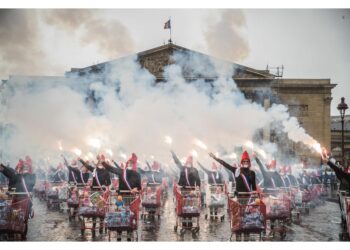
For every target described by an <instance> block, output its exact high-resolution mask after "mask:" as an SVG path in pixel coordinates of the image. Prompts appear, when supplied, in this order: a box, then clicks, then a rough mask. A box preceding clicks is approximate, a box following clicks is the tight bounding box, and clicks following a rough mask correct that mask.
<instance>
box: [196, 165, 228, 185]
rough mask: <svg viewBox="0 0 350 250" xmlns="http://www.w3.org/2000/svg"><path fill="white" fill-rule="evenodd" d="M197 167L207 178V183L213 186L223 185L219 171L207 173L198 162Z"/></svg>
mask: <svg viewBox="0 0 350 250" xmlns="http://www.w3.org/2000/svg"><path fill="white" fill-rule="evenodd" d="M198 165H199V166H200V168H201V169H203V171H204V172H205V173H206V174H207V176H208V183H209V184H211V185H213V184H224V179H223V177H222V173H221V172H220V171H218V170H217V171H209V170H207V169H206V168H205V167H204V166H203V165H202V164H200V163H199V162H198Z"/></svg>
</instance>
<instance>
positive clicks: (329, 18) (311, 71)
mask: <svg viewBox="0 0 350 250" xmlns="http://www.w3.org/2000/svg"><path fill="white" fill-rule="evenodd" d="M170 16H171V22H172V23H171V25H172V39H173V41H174V42H175V43H176V44H178V45H180V46H183V47H186V48H189V49H193V50H197V51H201V52H203V53H206V54H209V55H212V56H215V57H219V58H223V59H228V60H231V61H233V62H237V63H240V64H243V65H246V66H249V67H253V68H257V69H265V68H266V65H267V64H269V65H270V66H279V65H281V64H283V65H284V67H285V71H284V77H285V78H330V79H331V82H332V83H336V84H338V86H337V87H336V88H335V89H334V90H333V101H332V114H333V115H337V114H338V111H337V110H336V106H337V104H338V103H339V101H340V97H341V96H344V97H345V98H346V100H347V102H348V104H350V49H349V46H350V11H349V10H336V9H332V10H310V9H308V10H293V9H288V10H266V9H265V10H262V9H259V10H254V9H249V10H239V9H236V10H213V9H212V10H208V9H206V10H205V9H203V10H200V9H193V10H191V9H181V10H180V9H157V10H150V9H148V10H135V9H133V10H113V9H110V10H71V11H66V10H60V11H57V10H55V11H50V10H30V11H28V10H15V11H10V10H0V41H1V43H0V79H7V78H8V76H9V75H18V74H20V75H23V74H29V75H32V74H34V75H63V74H64V72H65V71H68V70H70V68H72V67H85V66H89V65H91V64H95V63H98V62H104V61H107V60H111V59H115V58H118V57H120V56H123V55H128V54H133V53H136V52H140V51H143V50H147V49H150V48H154V47H157V46H160V45H162V44H163V43H164V42H166V41H167V39H168V38H169V30H164V29H163V26H164V23H165V22H166V21H167V20H168V18H169V17H170ZM349 112H350V111H348V113H349Z"/></svg>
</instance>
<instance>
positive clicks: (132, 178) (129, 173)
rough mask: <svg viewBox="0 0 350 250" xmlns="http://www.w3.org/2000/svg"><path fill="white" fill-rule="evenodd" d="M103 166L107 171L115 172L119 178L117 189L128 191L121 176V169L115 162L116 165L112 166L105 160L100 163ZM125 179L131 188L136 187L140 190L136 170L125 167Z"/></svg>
mask: <svg viewBox="0 0 350 250" xmlns="http://www.w3.org/2000/svg"><path fill="white" fill-rule="evenodd" d="M102 164H103V166H104V167H105V168H106V170H107V171H109V172H111V173H113V174H116V175H117V176H118V178H119V190H120V191H129V190H130V189H129V187H128V185H127V183H126V181H125V179H124V176H123V171H124V170H123V169H122V168H120V167H119V166H118V165H117V164H115V165H116V167H113V166H111V165H109V164H108V163H106V162H103V163H102ZM125 171H126V180H127V182H128V183H129V185H130V188H131V189H134V188H137V189H138V190H141V175H140V174H139V173H138V172H135V171H133V170H130V169H126V170H125Z"/></svg>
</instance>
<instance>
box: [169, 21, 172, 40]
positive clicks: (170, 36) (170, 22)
mask: <svg viewBox="0 0 350 250" xmlns="http://www.w3.org/2000/svg"><path fill="white" fill-rule="evenodd" d="M169 21H170V22H169V23H170V29H169V30H170V40H169V43H172V41H171V17H169Z"/></svg>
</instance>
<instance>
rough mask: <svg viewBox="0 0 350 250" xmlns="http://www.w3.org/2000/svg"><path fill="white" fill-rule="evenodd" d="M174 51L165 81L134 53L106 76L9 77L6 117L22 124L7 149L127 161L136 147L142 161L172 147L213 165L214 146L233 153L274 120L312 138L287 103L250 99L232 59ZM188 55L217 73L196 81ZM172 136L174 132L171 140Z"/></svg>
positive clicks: (14, 154)
mask: <svg viewBox="0 0 350 250" xmlns="http://www.w3.org/2000/svg"><path fill="white" fill-rule="evenodd" d="M173 59H174V60H175V61H176V62H177V63H176V64H172V65H169V66H168V67H166V68H165V72H164V77H165V82H163V83H156V81H155V80H156V79H155V77H154V76H153V75H152V74H150V73H149V72H148V71H147V70H146V69H144V68H142V67H141V66H140V65H139V64H138V63H137V61H136V58H135V57H128V58H123V59H120V60H117V61H114V62H112V63H110V64H109V66H108V67H107V68H106V70H105V71H104V72H103V73H101V74H102V75H101V76H102V80H101V81H99V80H96V77H91V78H88V77H85V78H78V77H76V78H75V77H71V78H63V77H62V78H61V80H59V79H58V80H57V81H58V82H57V83H55V84H49V83H48V80H46V79H40V78H38V79H31V80H30V81H27V82H21V83H17V84H9V85H11V86H12V87H13V88H14V89H13V91H14V93H13V95H12V96H11V95H10V96H8V103H7V110H6V112H5V114H4V117H5V121H6V123H9V124H14V126H15V131H12V133H7V134H6V136H7V140H6V143H4V144H3V145H2V151H4V157H7V158H10V159H11V160H12V164H14V162H13V161H15V159H18V158H19V157H24V155H27V154H28V155H31V156H32V157H33V158H34V159H35V160H36V161H39V160H40V159H46V158H47V157H50V159H53V161H55V162H57V161H59V160H60V159H59V155H60V154H61V153H62V152H63V153H64V154H65V155H66V156H67V157H68V158H70V159H71V158H73V157H74V154H73V153H72V151H73V149H74V148H75V149H79V150H81V151H82V155H81V157H89V155H96V153H98V152H102V153H105V154H106V152H109V153H108V154H110V151H112V153H113V158H114V159H115V160H116V161H118V162H121V161H125V155H127V156H129V155H130V154H131V153H132V152H135V153H136V154H137V155H138V157H139V160H140V164H141V165H142V164H144V161H145V160H149V161H150V160H152V159H153V158H154V159H156V160H158V161H160V162H162V163H166V164H172V159H171V155H170V152H169V151H170V150H171V149H172V150H174V151H175V152H176V153H177V154H178V155H179V157H180V158H183V157H186V156H187V155H189V154H191V152H192V153H194V152H196V157H195V160H199V161H200V162H202V163H204V164H208V166H210V165H211V164H210V162H211V160H210V159H209V157H208V152H210V151H212V152H218V153H219V154H221V155H223V154H231V153H233V152H234V150H235V147H237V146H242V145H244V143H245V142H246V141H247V140H252V138H253V136H254V133H255V132H256V131H257V130H258V129H261V128H263V127H265V126H267V125H269V124H270V123H274V122H275V123H281V124H282V126H283V128H284V130H285V132H287V133H288V135H289V136H290V137H291V139H293V140H295V141H303V140H305V138H306V139H307V138H308V135H307V134H306V133H305V131H303V130H302V129H299V130H297V132H296V133H295V129H296V128H297V126H298V124H295V123H294V120H293V118H290V117H289V114H288V112H287V110H286V108H285V107H284V106H281V105H274V106H272V107H271V108H270V109H269V110H267V111H265V109H264V108H263V107H262V106H260V105H258V104H256V103H250V102H249V101H247V100H245V98H244V96H243V95H242V93H241V92H240V91H239V90H238V89H237V86H236V84H235V83H234V81H233V80H232V77H231V76H232V73H233V72H234V68H232V66H231V68H228V67H227V65H223V64H218V63H216V62H215V61H210V60H208V59H207V60H203V58H200V59H198V58H196V55H191V54H190V55H181V54H175V55H174V58H173ZM188 61H190V62H191V65H190V66H191V68H192V69H195V73H196V74H198V73H199V74H202V75H205V74H208V72H210V73H213V72H214V73H215V74H216V75H217V78H215V80H213V81H212V82H210V83H208V82H206V81H204V80H201V79H199V80H196V81H193V82H192V83H191V84H189V83H188V82H187V81H186V79H185V78H184V76H183V75H186V74H193V71H192V72H190V69H189V65H185V64H184V62H188ZM60 81H61V84H59V82H60ZM10 82H11V81H10ZM117 90H119V91H117ZM88 91H94V94H95V96H94V97H95V99H96V100H99V101H98V102H97V103H96V104H95V106H89V105H87V104H86V102H85V101H86V95H87V92H88ZM92 109H93V110H95V111H98V112H92ZM10 132H11V131H10ZM166 136H170V137H171V139H172V143H171V144H170V145H169V144H167V143H166V142H165V138H166ZM198 140H200V141H201V143H200V144H198ZM196 142H197V144H196ZM203 144H204V145H205V146H203ZM198 145H199V146H198ZM59 147H62V148H63V151H62V152H61V151H60V150H59ZM260 148H261V149H262V150H266V151H269V152H268V153H269V154H273V153H275V151H276V148H275V147H274V146H273V145H271V144H268V143H267V144H263V145H260ZM108 154H106V155H108ZM237 158H240V155H237ZM237 160H239V159H237ZM209 164H210V165H209Z"/></svg>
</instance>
